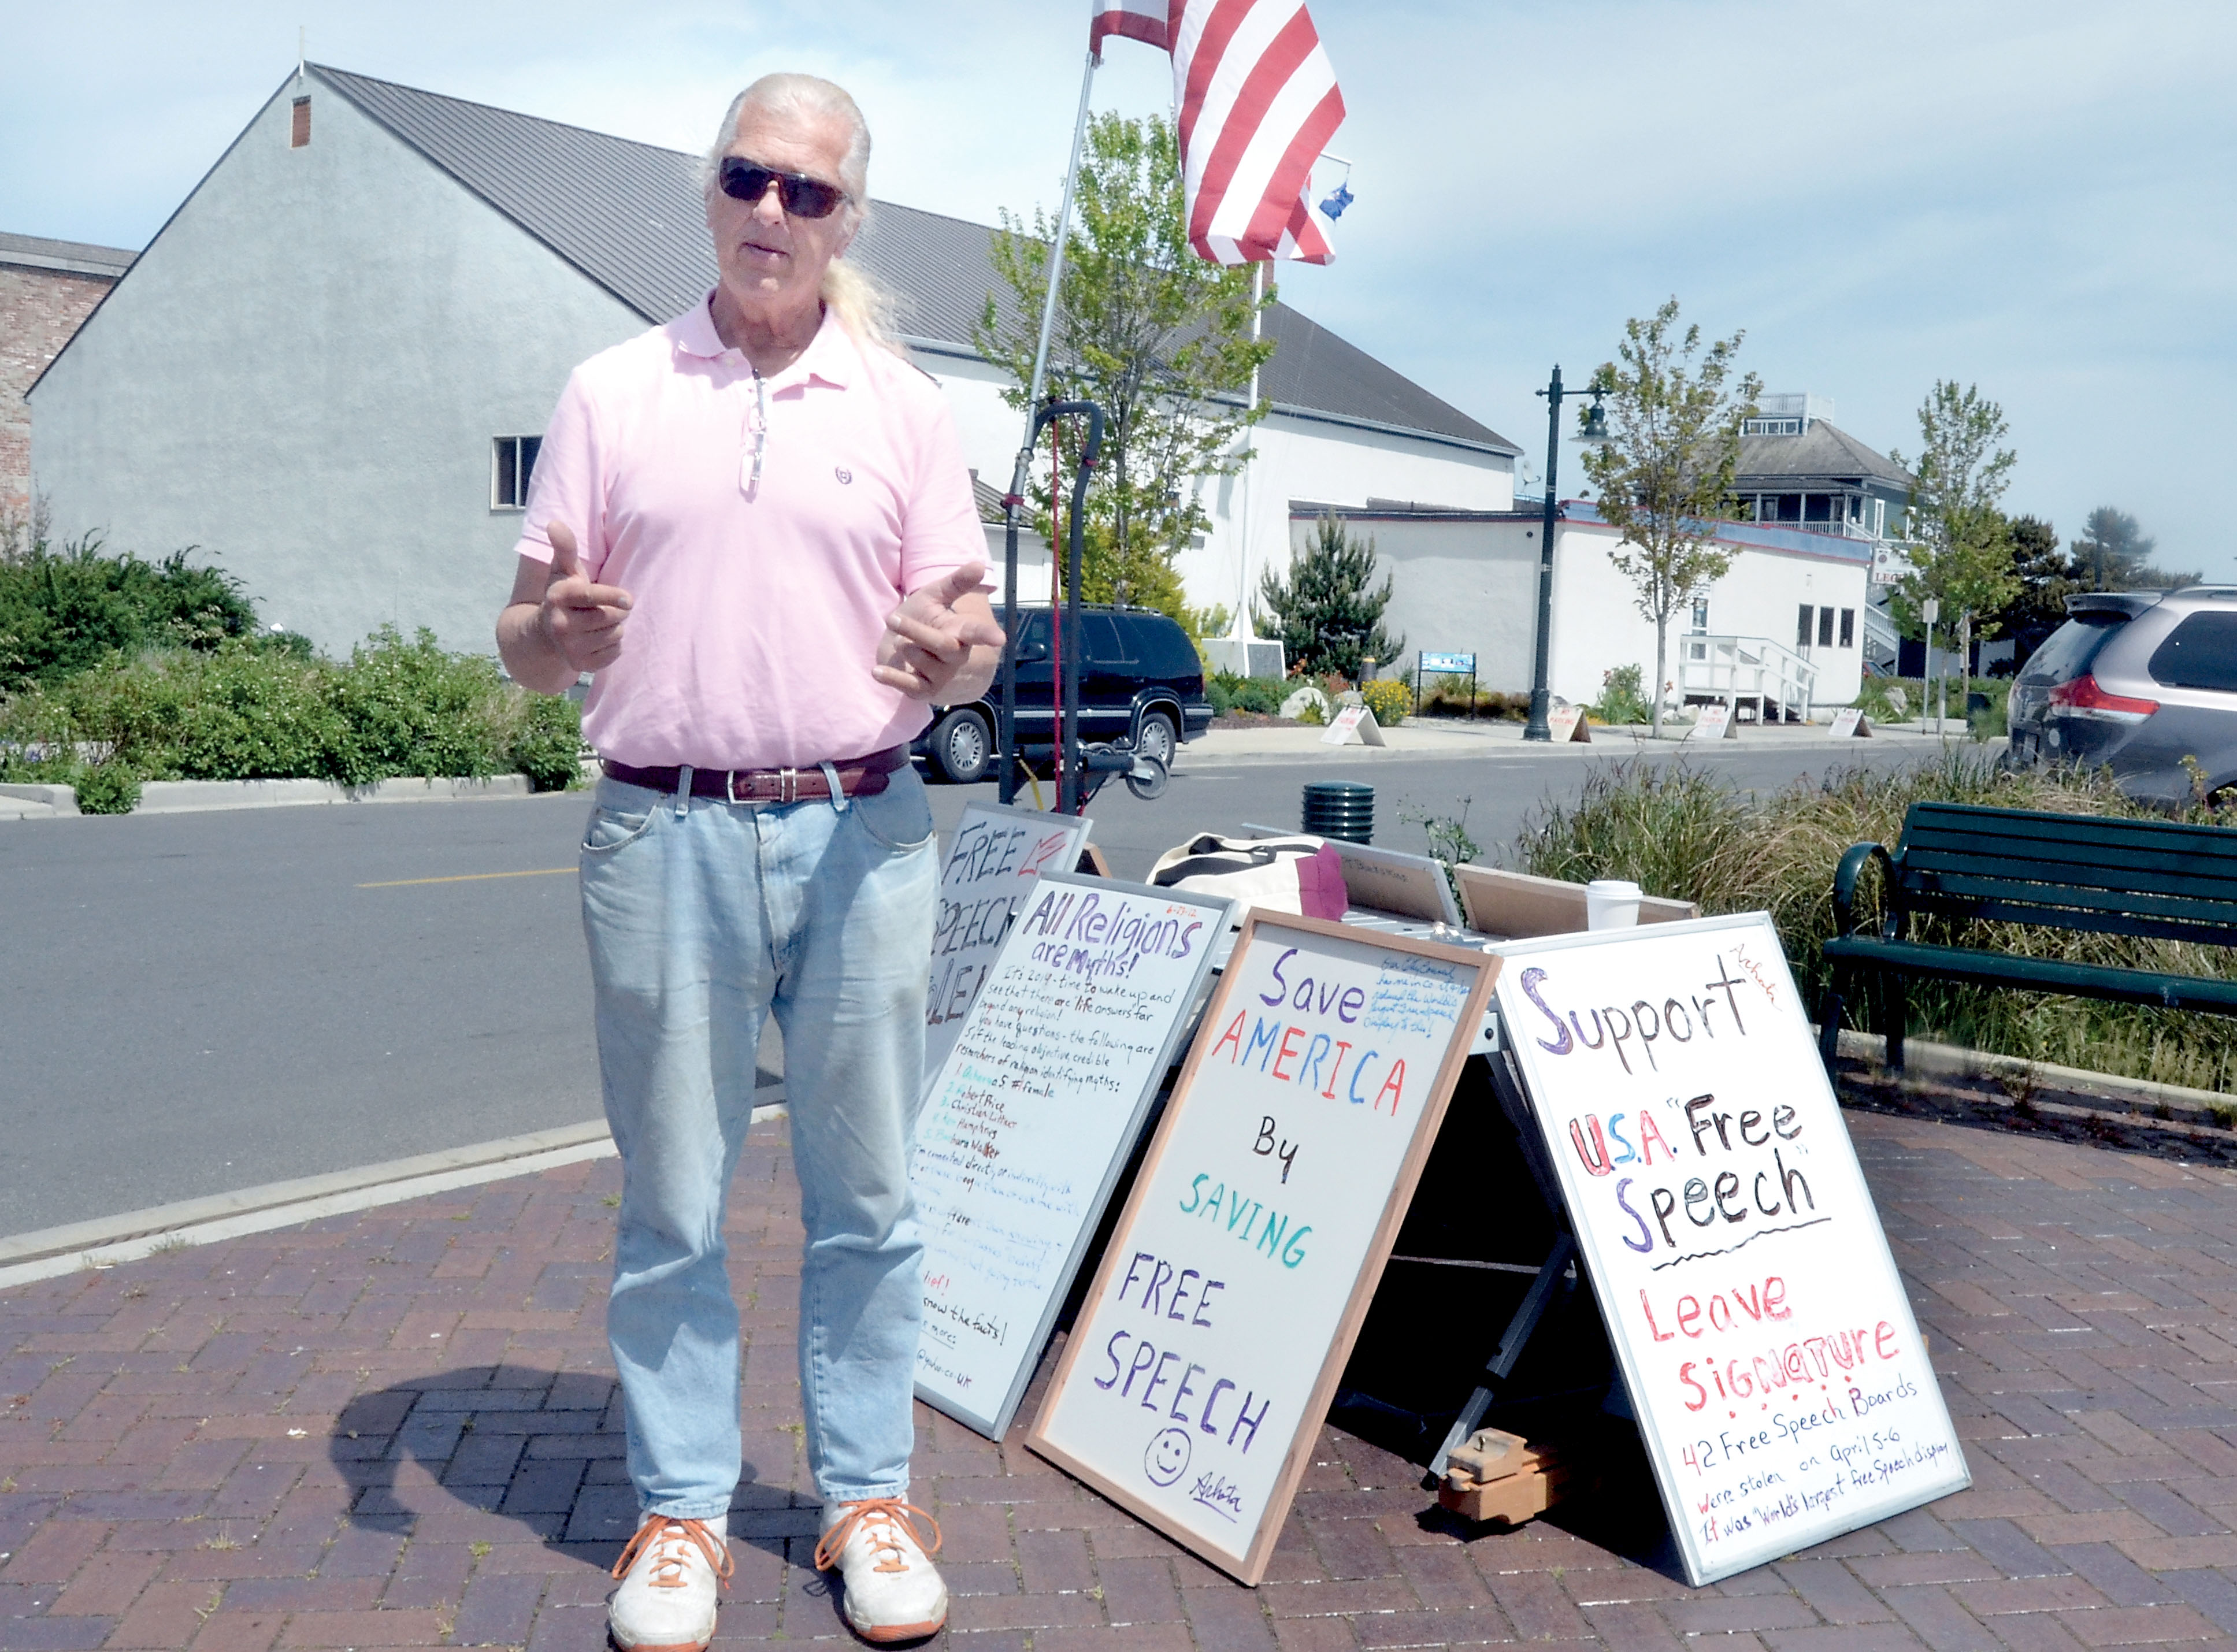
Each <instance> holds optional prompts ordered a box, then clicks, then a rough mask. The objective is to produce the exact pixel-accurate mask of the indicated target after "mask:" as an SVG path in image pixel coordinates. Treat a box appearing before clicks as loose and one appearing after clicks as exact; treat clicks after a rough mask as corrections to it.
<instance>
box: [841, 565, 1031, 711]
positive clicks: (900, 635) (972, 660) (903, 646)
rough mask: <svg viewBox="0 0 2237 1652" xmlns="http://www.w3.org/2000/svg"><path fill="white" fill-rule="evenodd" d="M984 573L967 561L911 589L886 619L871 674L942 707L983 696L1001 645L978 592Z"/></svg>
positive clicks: (912, 696) (983, 568)
mask: <svg viewBox="0 0 2237 1652" xmlns="http://www.w3.org/2000/svg"><path fill="white" fill-rule="evenodd" d="M986 573H987V564H986V563H975V562H973V563H964V564H963V566H962V567H960V568H959V569H956V570H955V571H954V573H952V574H950V575H949V576H947V578H945V579H941V580H935V581H934V582H932V583H931V584H929V585H925V586H921V587H920V588H919V589H915V590H913V591H911V592H910V593H909V594H908V596H907V597H906V598H904V599H903V601H902V602H901V606H900V607H899V608H897V609H894V611H893V612H892V613H891V614H888V615H887V616H886V634H885V635H884V636H883V637H882V638H881V639H880V641H879V643H878V660H877V663H876V664H875V665H874V666H873V667H872V668H870V675H873V676H874V677H875V678H877V680H878V681H880V682H882V683H884V684H885V685H886V686H887V687H888V688H898V689H900V690H901V692H902V693H903V694H907V696H908V697H909V698H910V699H912V700H932V701H940V702H941V703H943V704H945V703H947V702H949V701H954V700H967V699H975V698H976V697H977V696H978V695H979V694H982V693H984V692H985V690H986V688H987V681H989V680H990V679H991V677H992V675H993V668H994V664H995V661H996V660H997V659H999V657H1000V648H1001V647H1002V642H1003V636H1002V628H1001V627H1000V626H999V625H997V624H995V623H994V617H993V611H992V610H991V609H988V608H987V599H986V597H985V596H982V595H980V590H979V582H980V580H982V579H983V578H985V576H986Z"/></svg>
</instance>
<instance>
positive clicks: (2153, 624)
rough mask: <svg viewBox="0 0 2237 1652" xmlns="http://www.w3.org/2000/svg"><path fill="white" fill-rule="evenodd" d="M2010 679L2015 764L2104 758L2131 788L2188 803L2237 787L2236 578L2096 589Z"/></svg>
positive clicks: (2093, 762)
mask: <svg viewBox="0 0 2237 1652" xmlns="http://www.w3.org/2000/svg"><path fill="white" fill-rule="evenodd" d="M2066 611H2067V621H2066V623H2065V624H2064V625H2062V626H2061V627H2060V628H2059V629H2057V630H2056V631H2054V632H2052V633H2051V634H2050V636H2049V639H2048V640H2047V641H2045V642H2044V643H2043V645H2042V647H2041V648H2037V649H2036V651H2035V654H2034V656H2033V657H2032V658H2030V659H2029V661H2028V662H2027V664H2026V665H2025V666H2024V667H2023V668H2022V669H2021V671H2020V674H2019V675H2018V676H2017V677H2016V678H2014V679H2013V681H2012V695H2011V702H2010V708H2009V722H2010V728H2011V757H2010V760H2011V762H2012V763H2013V764H2014V765H2016V766H2017V767H2028V766H2030V765H2033V764H2036V763H2073V764H2078V765H2080V766H2082V767H2085V768H2095V767H2100V766H2101V765H2107V764H2109V765H2110V766H2111V767H2112V771H2113V775H2114V778H2115V780H2117V781H2118V782H2119V783H2120V786H2121V788H2122V790H2123V791H2125V792H2127V793H2128V794H2129V795H2130V796H2132V797H2136V798H2140V799H2142V800H2147V801H2150V802H2155V803H2186V802H2188V801H2189V800H2191V798H2192V797H2193V796H2194V790H2193V777H2192V774H2191V772H2190V771H2189V770H2188V768H2186V767H2184V764H2183V760H2184V759H2185V758H2187V757H2188V758H2191V759H2194V760H2195V761H2196V762H2197V764H2198V767H2199V774H2198V779H2199V780H2200V781H2201V782H2202V783H2203V784H2204V786H2205V788H2206V791H2207V793H2208V794H2209V795H2211V794H2213V793H2216V792H2219V791H2221V790H2222V789H2223V788H2224V787H2233V786H2237V586H2229V585H2193V586H2188V587H2186V588H2185V589H2181V590H2175V591H2101V592H2092V593H2089V594H2087V595H2084V596H2069V597H2068V598H2067V599H2066Z"/></svg>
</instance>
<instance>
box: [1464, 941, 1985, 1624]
mask: <svg viewBox="0 0 2237 1652" xmlns="http://www.w3.org/2000/svg"><path fill="white" fill-rule="evenodd" d="M1498 951H1499V954H1500V957H1501V958H1502V959H1503V960H1504V967H1503V968H1502V969H1501V972H1500V977H1499V984H1498V998H1499V1010H1500V1017H1501V1023H1502V1024H1503V1025H1504V1026H1505V1028H1506V1030H1507V1037H1506V1043H1507V1047H1508V1049H1509V1050H1511V1051H1512V1052H1513V1054H1514V1057H1515V1060H1516V1063H1517V1064H1518V1066H1519V1067H1520V1069H1521V1075H1522V1078H1523V1082H1524V1088H1525V1089H1526V1090H1527V1091H1528V1095H1529V1097H1530V1103H1531V1106H1532V1108H1533V1109H1534V1112H1535V1114H1536V1116H1537V1118H1538V1122H1539V1124H1540V1126H1541V1128H1542V1129H1543V1130H1544V1132H1545V1139H1546V1149H1547V1156H1548V1157H1549V1158H1550V1159H1551V1160H1552V1161H1553V1162H1554V1166H1555V1167H1556V1174H1557V1175H1558V1176H1559V1179H1560V1181H1561V1195H1562V1197H1563V1199H1564V1201H1566V1202H1567V1206H1568V1212H1569V1218H1570V1222H1571V1225H1572V1227H1574V1231H1575V1233H1576V1235H1577V1242H1578V1247H1579V1248H1580V1251H1581V1252H1582V1254H1583V1255H1584V1258H1585V1265H1586V1268H1587V1273H1588V1274H1590V1276H1591V1279H1592V1282H1593V1289H1594V1294H1595V1295H1596V1296H1597V1297H1598V1299H1599V1302H1600V1317H1601V1319H1602V1320H1604V1321H1605V1322H1606V1324H1607V1331H1608V1339H1609V1341H1610V1342H1611V1343H1612V1344H1613V1346H1614V1348H1615V1352H1616V1358H1617V1360H1618V1363H1619V1365H1620V1368H1621V1370H1622V1372H1623V1380H1624V1385H1625V1387H1626V1389H1627V1391H1628V1392H1629V1395H1630V1399H1631V1406H1632V1411H1633V1413H1634V1415H1636V1417H1637V1418H1638V1419H1639V1429H1640V1437H1641V1438H1642V1439H1643V1441H1644V1442H1645V1444H1646V1452H1647V1457H1648V1458H1649V1460H1650V1461H1651V1462H1652V1463H1653V1468H1654V1475H1655V1480H1656V1483H1657V1484H1658V1485H1659V1486H1660V1490H1661V1493H1662V1502H1663V1506H1664V1508H1665V1509H1666V1510H1667V1511H1668V1513H1669V1516H1670V1528H1671V1530H1672V1532H1673V1534H1674V1535H1675V1537H1676V1538H1677V1542H1678V1547H1679V1553H1680V1555H1681V1556H1682V1557H1683V1559H1684V1562H1685V1566H1686V1578H1687V1580H1688V1581H1689V1582H1691V1583H1694V1584H1696V1585H1699V1584H1702V1583H1712V1582H1714V1581H1715V1580H1716V1579H1718V1578H1719V1577H1727V1576H1731V1575H1732V1574H1733V1573H1734V1572H1738V1571H1744V1570H1746V1569H1747V1568H1749V1567H1751V1566H1755V1565H1759V1564H1761V1563H1763V1562H1765V1561H1767V1560H1772V1559H1776V1558H1777V1557H1779V1556H1781V1555H1787V1554H1792V1553H1793V1552H1794V1551H1795V1550H1798V1549H1806V1548H1808V1547H1809V1546H1810V1545H1811V1544H1812V1543H1822V1542H1824V1541H1825V1539H1827V1538H1829V1537H1836V1536H1838V1535H1839V1534H1840V1533H1842V1532H1844V1531H1852V1530H1856V1529H1857V1528H1858V1527H1859V1526H1864V1525H1869V1524H1871V1523H1872V1522H1874V1521H1876V1520H1884V1519H1885V1518H1887V1517H1889V1516H1891V1515H1894V1514H1897V1513H1899V1512H1900V1511H1902V1510H1905V1509H1910V1508H1915V1507H1917V1505H1918V1504H1922V1503H1925V1502H1928V1501H1930V1499H1932V1498H1935V1497H1943V1496H1945V1495H1947V1494H1948V1493H1950V1492H1952V1491H1962V1490H1963V1488H1964V1487H1966V1486H1968V1485H1970V1484H1972V1477H1971V1476H1970V1473H1969V1472H1968V1471H1967V1470H1966V1467H1965V1459H1964V1456H1963V1452H1962V1451H1960V1450H1959V1447H1958V1442H1957V1433H1956V1432H1955V1431H1954V1430H1953V1429H1952V1427H1951V1426H1950V1413H1949V1411H1948V1409H1947V1408H1946V1407H1945V1406H1944V1405H1943V1399H1942V1391H1941V1388H1940V1386H1939V1385H1937V1382H1936V1380H1935V1376H1934V1367H1933V1365H1932V1363H1931V1362H1930V1359H1928V1357H1927V1351H1926V1345H1925V1342H1924V1339H1922V1338H1921V1337H1920V1335H1919V1332H1918V1326H1917V1321H1916V1320H1913V1318H1912V1317H1911V1312H1910V1300H1909V1299H1908V1298H1907V1297H1906V1296H1905V1295H1904V1287H1903V1281H1902V1279H1901V1278H1900V1276H1898V1275H1897V1272H1896V1267H1895V1261H1894V1259H1893V1258H1892V1257H1891V1255H1890V1254H1889V1252H1888V1245H1887V1239H1886V1236H1885V1235H1884V1234H1883V1233H1882V1232H1881V1231H1880V1223H1879V1217H1878V1214H1877V1212H1876V1211H1875V1210H1874V1209H1873V1208H1872V1200H1871V1192H1870V1190H1869V1189H1868V1188H1866V1187H1865V1185H1864V1173H1863V1171H1862V1170H1861V1169H1860V1168H1858V1163H1857V1155H1856V1152H1855V1149H1853V1148H1852V1147H1851V1144H1850V1142H1849V1134H1848V1131H1847V1129H1846V1128H1845V1127H1844V1125H1843V1123H1842V1122H1841V1113H1840V1109H1839V1107H1838V1104H1837V1103H1836V1102H1835V1100H1834V1096H1833V1091H1832V1087H1831V1085H1830V1084H1829V1083H1827V1082H1826V1078H1825V1068H1824V1066H1823V1065H1822V1064H1821V1063H1820V1062H1819V1059H1818V1047H1817V1038H1816V1036H1815V1035H1814V1034H1813V1033H1812V1032H1811V1028H1810V1024H1809V1023H1808V1021H1807V1019H1806V1018H1805V1016H1804V1013H1803V1009H1802V1004H1801V1000H1800V998H1799V997H1798V994H1797V993H1796V991H1795V988H1794V981H1793V977H1792V976H1791V975H1789V974H1788V972H1787V968H1786V960H1785V956H1784V955H1783V954H1782V953H1781V952H1780V951H1779V944H1778V931H1776V930H1774V929H1773V928H1772V923H1771V919H1770V918H1769V917H1768V916H1767V915H1765V914H1764V913H1761V912H1751V913H1745V914H1741V915H1739V916H1736V917H1728V918H1695V919H1693V920H1691V921H1688V922H1680V923H1674V924H1654V925H1648V926H1646V927H1645V928H1640V929H1629V930H1617V931H1599V932H1597V933H1593V934H1587V935H1567V936H1556V937H1549V938H1544V939H1541V940H1532V941H1518V942H1514V943H1509V944H1503V945H1501V947H1500V948H1499V949H1498Z"/></svg>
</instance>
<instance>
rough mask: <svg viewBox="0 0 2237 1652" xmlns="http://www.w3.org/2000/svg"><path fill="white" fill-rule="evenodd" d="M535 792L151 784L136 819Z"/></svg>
mask: <svg viewBox="0 0 2237 1652" xmlns="http://www.w3.org/2000/svg"><path fill="white" fill-rule="evenodd" d="M534 790H535V787H533V786H531V784H530V783H529V779H528V776H526V775H525V774H493V775H491V776H490V777H489V778H487V779H486V780H451V779H444V778H437V779H430V780H423V779H412V778H408V777H407V778H405V779H400V780H376V781H374V782H373V784H372V785H370V786H338V785H336V784H335V783H334V782H333V781H332V780H149V781H148V783H147V784H146V785H144V786H142V787H141V788H140V802H139V806H137V807H136V808H135V809H134V810H133V811H132V812H133V813H135V814H183V813H190V812H192V811H195V810H201V809H267V808H274V807H286V806H294V805H301V804H309V803H428V802H436V801H443V802H453V801H460V800H474V799H480V798H499V797H526V796H528V795H529V793H531V792H532V791H534Z"/></svg>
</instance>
